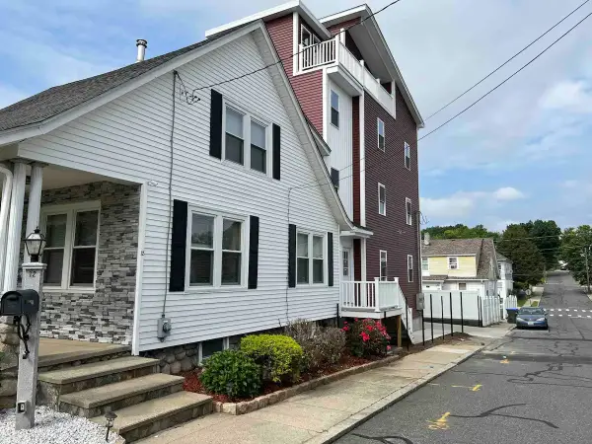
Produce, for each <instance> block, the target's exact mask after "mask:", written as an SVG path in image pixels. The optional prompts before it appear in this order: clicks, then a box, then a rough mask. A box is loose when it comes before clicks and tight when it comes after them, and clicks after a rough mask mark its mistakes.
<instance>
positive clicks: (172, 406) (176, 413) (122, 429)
mask: <svg viewBox="0 0 592 444" xmlns="http://www.w3.org/2000/svg"><path fill="white" fill-rule="evenodd" d="M210 413H212V398H210V397H209V396H206V395H199V394H197V393H189V392H178V393H173V394H172V395H168V396H165V397H163V398H158V399H153V400H151V401H146V402H142V403H140V404H136V405H134V406H131V407H126V408H124V409H121V410H116V411H115V414H116V415H117V418H116V419H115V421H114V423H113V430H114V431H115V432H117V433H118V434H119V435H120V436H121V437H123V439H125V441H126V442H134V441H137V440H139V439H142V438H146V437H147V436H150V435H152V434H154V433H157V432H159V431H161V430H164V429H168V428H169V427H173V426H176V425H178V424H181V423H184V422H187V421H190V420H192V419H195V418H198V417H200V416H205V415H209V414H210ZM91 421H94V422H96V423H97V424H100V425H102V426H105V425H106V421H105V417H104V416H98V417H96V418H93V419H91ZM196 442H197V441H196Z"/></svg>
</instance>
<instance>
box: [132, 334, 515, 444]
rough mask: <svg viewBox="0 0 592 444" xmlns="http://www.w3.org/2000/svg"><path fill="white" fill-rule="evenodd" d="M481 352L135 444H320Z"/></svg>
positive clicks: (415, 357) (375, 373)
mask: <svg viewBox="0 0 592 444" xmlns="http://www.w3.org/2000/svg"><path fill="white" fill-rule="evenodd" d="M482 330H483V329H482ZM504 331H505V332H507V329H506V330H504ZM502 336H503V335H502ZM500 337H501V336H500ZM481 347H482V346H481V342H480V340H479V339H476V340H471V339H465V340H464V341H455V342H453V343H450V344H443V345H437V346H435V347H432V348H429V349H427V350H424V351H421V352H418V353H414V354H411V355H408V356H405V357H403V358H401V359H400V360H398V361H396V362H393V363H392V364H390V365H388V366H386V367H381V368H378V369H374V370H370V371H368V372H365V373H361V374H358V375H354V376H350V377H348V378H345V379H343V380H341V381H339V382H336V383H334V384H330V385H327V386H323V387H321V388H319V389H316V390H313V391H310V392H306V393H303V394H301V395H298V396H295V397H293V398H290V399H288V400H286V401H284V402H281V403H278V404H274V405H272V406H269V407H266V408H264V409H261V410H258V411H255V412H252V413H248V414H246V415H240V416H233V415H229V414H221V413H216V414H212V415H209V416H206V417H204V418H200V419H197V420H194V421H192V422H188V423H186V424H183V425H182V426H180V427H177V428H174V429H170V430H166V431H164V432H162V433H159V434H157V435H155V436H152V437H150V438H147V439H146V440H144V441H141V442H142V443H144V444H149V443H158V444H169V443H171V444H190V443H191V444H193V443H196V442H199V443H200V444H234V443H237V442H240V443H241V444H251V443H252V444H266V443H269V444H277V443H282V444H292V443H293V444H298V443H308V444H322V443H324V442H327V440H329V439H330V438H334V437H335V436H340V435H341V434H343V433H346V432H347V431H349V430H351V428H353V427H354V426H355V425H357V424H358V423H360V422H362V421H364V420H365V419H367V418H369V417H370V416H372V415H374V414H376V413H377V412H379V411H381V410H383V409H384V408H386V407H388V406H389V405H391V404H393V403H395V402H396V401H397V400H398V399H399V398H402V397H403V396H405V395H407V394H408V393H410V392H412V391H414V390H415V389H417V388H418V387H421V386H422V385H424V384H426V383H427V382H428V381H430V380H432V379H434V378H435V377H437V376H438V375H440V374H441V373H443V372H445V371H447V370H449V369H450V368H452V367H454V366H456V365H457V364H458V363H460V362H462V361H463V360H465V359H467V358H468V357H470V356H471V355H472V354H473V353H475V352H476V351H478V350H479V349H480V348H481Z"/></svg>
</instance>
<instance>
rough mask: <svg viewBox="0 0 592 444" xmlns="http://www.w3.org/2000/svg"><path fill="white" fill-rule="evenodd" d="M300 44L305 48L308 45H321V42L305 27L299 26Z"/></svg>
mask: <svg viewBox="0 0 592 444" xmlns="http://www.w3.org/2000/svg"><path fill="white" fill-rule="evenodd" d="M300 43H302V46H304V47H307V46H310V45H316V44H317V43H321V40H320V39H319V38H318V37H317V36H316V35H314V34H313V33H312V32H311V31H310V30H309V29H308V28H307V27H306V26H304V25H300Z"/></svg>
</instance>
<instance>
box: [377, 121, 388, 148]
mask: <svg viewBox="0 0 592 444" xmlns="http://www.w3.org/2000/svg"><path fill="white" fill-rule="evenodd" d="M376 127H377V131H378V149H379V150H382V151H385V150H386V133H385V128H384V122H383V121H382V120H381V119H380V117H377V118H376Z"/></svg>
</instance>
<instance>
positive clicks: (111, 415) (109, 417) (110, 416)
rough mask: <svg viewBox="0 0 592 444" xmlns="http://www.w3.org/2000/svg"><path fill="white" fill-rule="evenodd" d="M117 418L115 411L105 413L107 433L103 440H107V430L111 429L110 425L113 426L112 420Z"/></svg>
mask: <svg viewBox="0 0 592 444" xmlns="http://www.w3.org/2000/svg"><path fill="white" fill-rule="evenodd" d="M115 418H117V415H116V414H115V412H107V413H105V421H107V424H106V426H107V435H106V436H105V441H109V432H110V431H111V427H113V422H114V421H115Z"/></svg>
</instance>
